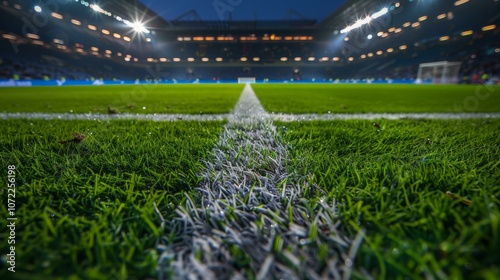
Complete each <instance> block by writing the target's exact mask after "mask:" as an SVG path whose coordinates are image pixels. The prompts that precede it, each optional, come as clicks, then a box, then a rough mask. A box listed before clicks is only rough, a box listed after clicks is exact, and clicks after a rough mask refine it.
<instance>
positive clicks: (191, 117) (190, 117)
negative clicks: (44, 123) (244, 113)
mask: <svg viewBox="0 0 500 280" xmlns="http://www.w3.org/2000/svg"><path fill="white" fill-rule="evenodd" d="M228 116H229V114H115V115H108V114H69V113H61V114H58V113H5V112H3V113H0V119H3V120H8V119H40V120H88V121H92V120H101V121H107V120H149V121H222V120H225V119H227V117H228Z"/></svg>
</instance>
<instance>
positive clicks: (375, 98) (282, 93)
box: [252, 84, 500, 114]
mask: <svg viewBox="0 0 500 280" xmlns="http://www.w3.org/2000/svg"><path fill="white" fill-rule="evenodd" d="M252 88H253V89H254V90H255V93H256V94H257V96H258V98H259V100H260V101H261V103H262V106H263V107H264V109H266V111H268V112H275V113H278V112H279V113H294V114H299V113H301V114H302V113H320V114H326V113H329V112H330V113H427V112H467V113H473V112H500V87H499V86H482V85H481V86H479V85H478V86H465V85H352V84H350V85H332V84H256V85H252Z"/></svg>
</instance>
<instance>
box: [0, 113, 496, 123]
mask: <svg viewBox="0 0 500 280" xmlns="http://www.w3.org/2000/svg"><path fill="white" fill-rule="evenodd" d="M230 116H233V117H234V116H235V115H234V114H201V115H200V114H116V115H108V114H70V113H37V112H34V113H6V112H2V113H0V119H2V120H9V119H41V120H89V121H90V120H103V121H106V120H150V121H222V120H226V119H227V118H229V117H230ZM266 117H267V118H269V119H271V120H273V121H284V122H294V121H329V120H374V119H387V120H404V119H412V120H413V119H436V120H460V119H500V113H362V114H358V113H354V114H282V113H269V114H267V115H266Z"/></svg>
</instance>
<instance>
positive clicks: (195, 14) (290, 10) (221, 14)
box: [140, 0, 347, 21]
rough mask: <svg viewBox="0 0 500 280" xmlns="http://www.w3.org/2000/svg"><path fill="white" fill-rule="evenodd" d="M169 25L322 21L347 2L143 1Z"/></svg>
mask: <svg viewBox="0 0 500 280" xmlns="http://www.w3.org/2000/svg"><path fill="white" fill-rule="evenodd" d="M140 2H142V3H143V4H144V5H145V6H147V7H148V8H150V9H151V10H153V11H155V12H156V13H157V14H159V15H160V16H162V17H163V18H164V19H165V20H166V21H173V20H179V19H181V18H183V17H184V18H183V19H185V20H195V21H196V20H200V21H216V20H217V21H231V20H234V21H278V20H305V19H307V20H316V21H321V20H323V19H324V18H326V17H327V16H328V15H330V14H331V13H332V12H334V11H335V10H336V9H338V8H339V7H340V6H341V5H342V4H344V3H345V2H347V1H346V0H328V1H325V0H308V1H304V0H274V1H268V0H252V1H249V0H214V1H206V0H183V1H155V0H140Z"/></svg>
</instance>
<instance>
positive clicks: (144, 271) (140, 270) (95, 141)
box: [0, 120, 223, 279]
mask: <svg viewBox="0 0 500 280" xmlns="http://www.w3.org/2000/svg"><path fill="white" fill-rule="evenodd" d="M222 125H223V124H222V123H221V122H203V123H199V122H174V123H171V122H145V121H110V122H98V121H44V120H37V121H35V120H31V121H27V120H9V121H3V122H2V123H1V125H0V128H1V130H0V163H1V164H0V166H2V168H4V169H3V171H2V172H3V173H4V174H7V166H8V165H15V166H16V170H15V171H16V185H17V192H16V197H15V204H16V212H15V213H16V216H17V217H18V220H17V222H16V223H17V226H16V234H17V235H16V244H15V246H16V263H17V266H16V274H15V276H16V277H19V278H23V277H24V278H25V279H27V278H30V279H33V278H32V277H33V276H34V275H37V276H38V277H40V278H52V277H62V278H63V279H68V278H69V277H70V276H71V275H73V276H74V275H78V276H79V277H80V278H86V279H124V278H126V277H129V279H132V278H134V279H144V278H146V277H154V276H155V267H156V261H157V255H156V254H157V253H156V250H154V242H155V240H156V238H157V237H158V236H159V235H160V233H161V230H160V223H159V219H158V217H157V216H156V214H155V213H154V207H153V203H156V204H157V205H158V209H159V210H160V211H161V212H162V213H163V215H164V216H165V218H170V217H171V216H172V215H174V210H175V208H176V206H177V204H178V203H180V202H181V201H182V200H183V199H184V196H183V192H185V191H190V190H193V189H194V188H195V187H197V186H198V182H199V179H198V176H197V174H196V173H197V172H199V171H200V168H201V167H202V165H203V160H206V159H209V158H210V156H211V151H212V147H213V145H214V143H215V141H216V140H217V139H218V134H219V133H220V131H221V129H222ZM74 131H78V132H81V133H83V134H85V135H86V139H85V141H83V142H82V143H79V144H76V143H69V144H60V143H58V141H60V140H67V139H71V138H72V135H71V134H72V133H73V132H74ZM6 180H7V176H6V175H5V176H2V177H1V179H0V181H1V183H2V185H4V186H5V185H6V183H7V182H6ZM2 197H5V198H6V197H7V191H6V190H5V188H2ZM2 201H4V202H5V203H2V204H1V205H0V215H1V216H2V217H4V218H3V219H2V220H1V221H0V226H1V227H2V228H6V222H7V220H6V219H5V217H8V212H7V203H6V199H5V200H2ZM7 235H8V232H7V231H6V230H2V231H1V232H0V236H1V238H0V239H1V240H2V241H4V240H7ZM8 246H10V245H9V244H7V242H2V243H1V245H0V248H1V251H2V252H8ZM5 258H6V255H5V254H3V255H2V268H1V272H0V278H1V279H10V278H5V277H6V276H5V275H4V276H1V275H2V274H4V273H10V272H8V271H7V268H6V267H5V265H6V262H5ZM8 276H12V274H9V275H8Z"/></svg>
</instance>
